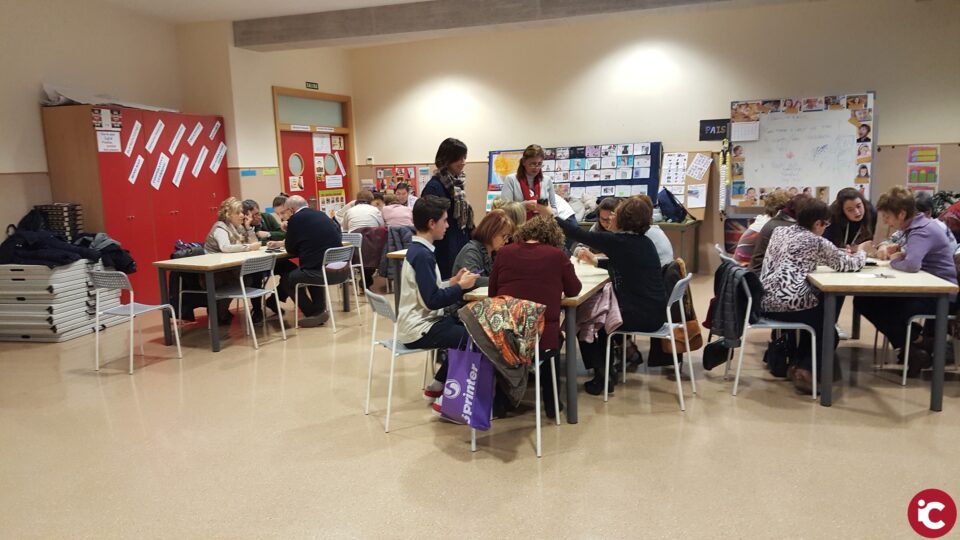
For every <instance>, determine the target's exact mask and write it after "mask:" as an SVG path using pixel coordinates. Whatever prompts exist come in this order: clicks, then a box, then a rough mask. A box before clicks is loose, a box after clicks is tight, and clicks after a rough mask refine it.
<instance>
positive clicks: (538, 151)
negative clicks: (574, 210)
mask: <svg viewBox="0 0 960 540" xmlns="http://www.w3.org/2000/svg"><path fill="white" fill-rule="evenodd" d="M543 157H544V154H543V148H541V147H540V145H539V144H531V145H530V146H528V147H527V148H526V150H524V151H523V157H522V158H520V165H519V166H518V167H517V172H516V174H511V175H509V176H507V177H506V178H504V180H503V190H502V191H501V193H500V198H501V199H503V200H504V201H516V202H520V203H523V205H524V206H525V207H526V208H527V219H532V218H533V217H534V216H535V215H536V214H537V201H538V200H543V199H546V200H547V201H549V204H550V206H551V207H552V208H553V209H554V211H556V209H557V196H556V194H555V193H554V192H553V182H552V181H550V180H548V179H546V178H544V177H543Z"/></svg>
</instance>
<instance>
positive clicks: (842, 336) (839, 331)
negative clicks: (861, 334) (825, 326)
mask: <svg viewBox="0 0 960 540" xmlns="http://www.w3.org/2000/svg"><path fill="white" fill-rule="evenodd" d="M834 328H835V329H836V331H837V339H839V340H841V341H842V340H847V339H850V334H848V333H846V332H845V331H844V330H843V328H840V325H839V324H838V325H836V326H834Z"/></svg>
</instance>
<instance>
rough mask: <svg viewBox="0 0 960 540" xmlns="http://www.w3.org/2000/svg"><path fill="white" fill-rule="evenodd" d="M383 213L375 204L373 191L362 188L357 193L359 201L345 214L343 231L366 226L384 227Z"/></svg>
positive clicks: (341, 226)
mask: <svg viewBox="0 0 960 540" xmlns="http://www.w3.org/2000/svg"><path fill="white" fill-rule="evenodd" d="M383 226H384V223H383V215H382V214H380V210H379V209H378V208H377V207H376V206H374V205H373V193H372V192H371V191H369V190H366V189H363V190H360V193H357V203H356V204H355V205H353V208H351V209H349V210H347V211H346V213H344V215H343V221H342V222H341V223H340V228H342V229H343V232H353V231H355V230H357V229H363V228H365V227H383Z"/></svg>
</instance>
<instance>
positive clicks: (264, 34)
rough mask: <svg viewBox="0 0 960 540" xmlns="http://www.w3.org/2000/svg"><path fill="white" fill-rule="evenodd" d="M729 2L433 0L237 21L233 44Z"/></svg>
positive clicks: (318, 40) (351, 40)
mask: <svg viewBox="0 0 960 540" xmlns="http://www.w3.org/2000/svg"><path fill="white" fill-rule="evenodd" d="M724 1H727V0H431V1H427V2H415V3H412V4H395V5H388V6H379V7H371V8H358V9H344V10H339V11H326V12H320V13H305V14H303V15H287V16H283V17H269V18H263V19H250V20H245V21H235V22H234V23H233V39H234V45H235V46H237V47H242V48H247V49H253V50H282V49H298V48H305V47H322V46H332V45H349V44H358V43H368V42H373V41H384V40H391V39H397V38H401V39H402V38H404V37H416V36H422V35H429V34H435V35H443V34H446V33H449V32H451V31H456V30H461V29H469V28H480V27H484V28H489V27H499V26H509V25H517V24H523V23H528V24H529V23H537V22H544V21H556V20H559V19H569V18H572V17H587V16H595V15H606V14H616V13H622V12H626V11H638V10H645V9H654V8H664V7H676V6H686V5H692V4H707V3H716V2H724Z"/></svg>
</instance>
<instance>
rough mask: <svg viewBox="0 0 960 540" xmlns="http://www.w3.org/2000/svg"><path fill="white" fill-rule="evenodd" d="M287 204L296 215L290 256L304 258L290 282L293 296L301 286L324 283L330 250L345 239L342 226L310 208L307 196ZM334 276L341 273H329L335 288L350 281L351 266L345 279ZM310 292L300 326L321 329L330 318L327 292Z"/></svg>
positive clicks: (288, 245)
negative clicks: (326, 262) (304, 316)
mask: <svg viewBox="0 0 960 540" xmlns="http://www.w3.org/2000/svg"><path fill="white" fill-rule="evenodd" d="M284 205H285V208H286V209H287V211H289V212H291V214H292V215H291V216H290V219H289V220H288V221H287V238H286V241H285V245H286V248H287V253H289V254H290V256H291V257H299V258H300V267H299V268H297V269H295V270H292V271H291V272H290V274H289V276H288V281H287V287H288V288H287V294H289V295H290V296H293V294H294V290H295V288H296V286H297V284H298V283H323V255H324V253H326V252H327V250H328V249H330V248H335V247H340V246H342V245H343V238H342V236H341V233H340V227H338V226H337V224H336V223H334V221H333V220H332V219H330V218H329V217H328V216H327V215H326V214H324V213H323V212H318V211H316V210H313V209H312V208H309V207H307V201H306V200H305V199H304V198H303V197H301V196H299V195H294V196H292V197H290V198H289V199H287V201H286V203H284ZM332 273H333V274H336V273H337V272H331V271H330V270H327V278H328V281H329V283H330V284H331V285H332V284H334V283H342V282H343V281H346V280H347V279H349V278H350V270H349V267H346V268H345V270H344V271H343V272H340V273H342V274H344V276H336V275H335V276H331V274H332ZM341 277H342V278H343V279H340V278H341ZM306 290H307V291H309V293H308V294H301V295H300V296H301V298H300V309H301V310H302V311H303V314H304V315H306V318H305V319H303V320H302V321H300V326H306V327H312V326H320V325H321V324H323V323H325V322H326V321H327V319H329V318H330V313H328V312H327V311H326V309H325V307H326V297H325V296H324V295H325V293H326V291H325V290H324V288H322V287H307V289H306Z"/></svg>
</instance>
